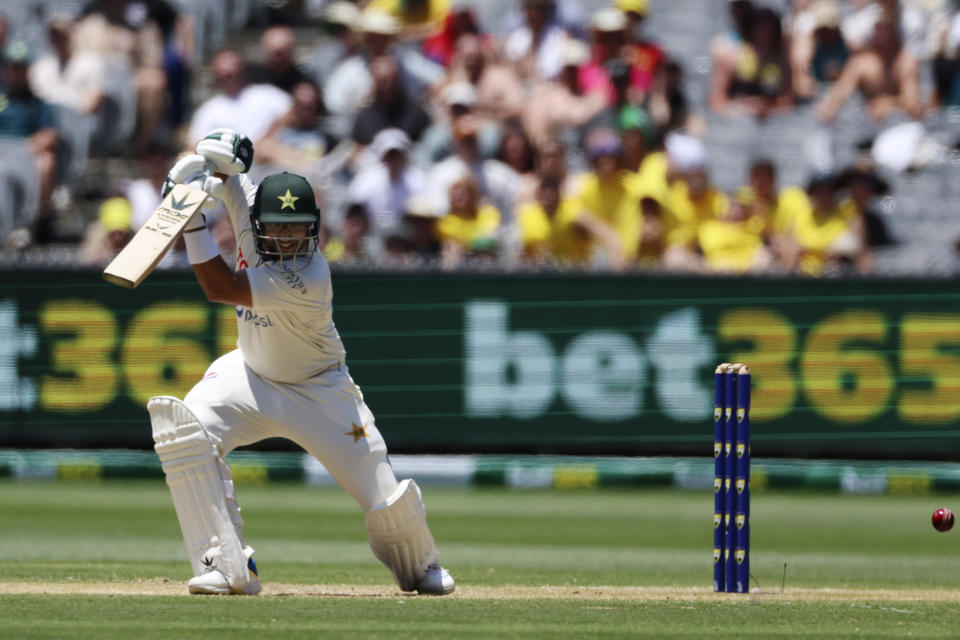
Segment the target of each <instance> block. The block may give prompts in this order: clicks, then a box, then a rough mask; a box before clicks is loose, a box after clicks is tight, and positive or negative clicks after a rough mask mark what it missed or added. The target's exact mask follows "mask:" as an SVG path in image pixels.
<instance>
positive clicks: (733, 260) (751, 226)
mask: <svg viewBox="0 0 960 640" xmlns="http://www.w3.org/2000/svg"><path fill="white" fill-rule="evenodd" d="M753 204H754V194H753V190H752V189H749V188H745V187H741V188H740V189H738V190H737V192H736V194H735V195H734V197H733V198H732V199H731V200H730V201H729V204H728V206H727V210H726V211H725V212H723V213H722V214H721V215H720V216H718V217H717V218H712V219H706V220H703V221H702V222H701V223H700V225H699V227H698V228H697V244H698V246H699V249H700V252H701V253H702V254H703V264H704V267H705V268H706V270H707V271H711V272H714V273H737V274H739V273H747V272H756V271H765V270H767V269H768V268H769V267H770V265H771V263H772V257H771V254H770V252H769V251H768V250H767V248H766V246H765V242H766V239H765V232H766V220H765V219H764V217H763V215H761V214H758V213H757V212H756V210H755V209H754V208H753Z"/></svg>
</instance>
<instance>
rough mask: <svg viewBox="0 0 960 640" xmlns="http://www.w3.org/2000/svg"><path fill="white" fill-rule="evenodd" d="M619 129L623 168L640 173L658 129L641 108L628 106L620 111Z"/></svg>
mask: <svg viewBox="0 0 960 640" xmlns="http://www.w3.org/2000/svg"><path fill="white" fill-rule="evenodd" d="M617 129H619V131H620V141H621V142H622V143H623V166H624V168H625V169H626V170H627V171H631V172H634V173H636V172H639V171H640V167H641V166H642V165H643V160H644V158H646V157H647V151H648V150H649V149H650V147H651V146H652V144H653V141H654V139H655V138H656V135H657V133H656V127H654V125H653V122H652V121H651V120H650V117H649V116H648V115H647V113H646V111H644V110H643V109H641V108H640V107H636V106H633V105H627V106H626V107H624V108H623V109H621V110H620V113H619V117H618V118H617Z"/></svg>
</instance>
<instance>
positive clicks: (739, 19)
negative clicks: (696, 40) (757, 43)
mask: <svg viewBox="0 0 960 640" xmlns="http://www.w3.org/2000/svg"><path fill="white" fill-rule="evenodd" d="M754 10H755V7H754V6H753V1H752V0H730V2H729V3H727V16H728V18H729V21H730V24H729V25H728V26H727V28H726V29H724V30H723V31H722V32H721V33H719V34H717V35H716V36H714V37H713V39H712V40H711V41H710V59H711V63H712V64H711V67H713V68H716V67H717V65H718V64H722V63H726V61H727V60H730V59H736V57H737V54H738V52H739V50H740V47H741V46H742V45H743V44H745V43H747V42H750V39H751V38H752V34H753V17H754Z"/></svg>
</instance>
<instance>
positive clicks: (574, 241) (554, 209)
mask: <svg viewBox="0 0 960 640" xmlns="http://www.w3.org/2000/svg"><path fill="white" fill-rule="evenodd" d="M579 216H580V206H579V202H578V201H577V200H576V199H575V198H571V197H569V196H566V197H565V196H563V195H562V194H561V183H560V182H559V181H558V180H556V179H555V178H552V177H545V178H543V179H541V180H540V183H539V184H538V185H537V188H536V196H535V199H534V200H533V201H530V202H526V203H524V204H523V205H521V206H520V207H519V209H518V210H517V223H518V228H519V231H520V243H521V245H522V247H523V254H522V255H523V260H524V261H525V262H528V263H530V264H534V265H542V264H555V265H563V266H572V267H577V266H579V267H584V266H587V265H589V263H590V257H591V252H592V250H593V239H592V237H591V235H590V233H589V232H588V231H587V229H586V228H585V227H583V226H581V224H580V223H579V222H578V220H577V219H578V218H579Z"/></svg>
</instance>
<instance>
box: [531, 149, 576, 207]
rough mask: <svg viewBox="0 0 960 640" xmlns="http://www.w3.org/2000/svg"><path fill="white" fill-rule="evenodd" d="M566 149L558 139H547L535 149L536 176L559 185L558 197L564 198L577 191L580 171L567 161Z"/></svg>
mask: <svg viewBox="0 0 960 640" xmlns="http://www.w3.org/2000/svg"><path fill="white" fill-rule="evenodd" d="M568 155H569V154H568V153H567V148H566V146H565V145H564V144H563V140H561V139H560V138H549V139H548V140H547V141H546V142H544V143H543V144H542V145H540V146H539V147H537V155H536V160H537V176H538V177H539V178H540V180H544V179H546V178H549V179H551V180H555V181H556V183H557V184H558V185H560V197H562V198H565V197H566V196H569V195H571V194H572V193H574V192H575V191H576V189H577V184H578V182H579V181H580V175H581V173H582V172H581V171H577V170H575V167H574V166H573V163H572V162H570V160H569V159H568Z"/></svg>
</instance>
